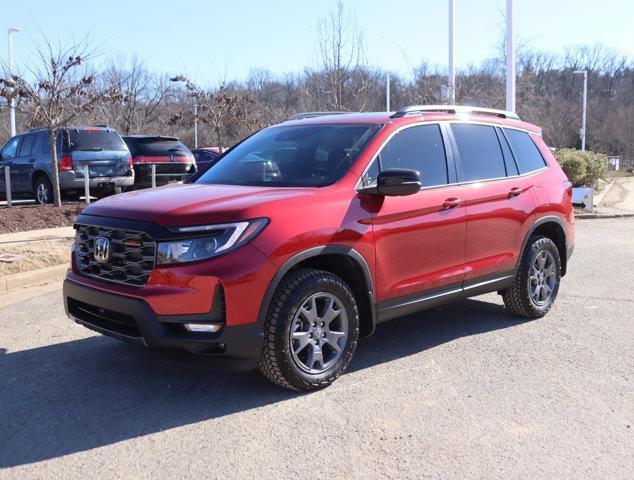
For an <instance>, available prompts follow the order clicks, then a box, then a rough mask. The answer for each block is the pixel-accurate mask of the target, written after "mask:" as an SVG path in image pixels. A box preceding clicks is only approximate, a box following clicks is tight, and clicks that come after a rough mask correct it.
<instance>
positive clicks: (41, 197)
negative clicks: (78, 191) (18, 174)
mask: <svg viewBox="0 0 634 480" xmlns="http://www.w3.org/2000/svg"><path fill="white" fill-rule="evenodd" d="M35 201H36V202H37V203H39V204H40V205H45V204H47V203H51V202H52V201H53V187H52V186H51V182H49V181H48V178H45V177H41V178H40V179H38V180H37V182H36V183H35Z"/></svg>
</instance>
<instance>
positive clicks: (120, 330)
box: [64, 279, 263, 370]
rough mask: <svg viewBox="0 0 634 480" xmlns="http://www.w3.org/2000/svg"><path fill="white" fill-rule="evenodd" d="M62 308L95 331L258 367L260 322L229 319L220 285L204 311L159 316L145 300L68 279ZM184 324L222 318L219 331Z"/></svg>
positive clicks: (234, 365) (219, 362) (210, 360)
mask: <svg viewBox="0 0 634 480" xmlns="http://www.w3.org/2000/svg"><path fill="white" fill-rule="evenodd" d="M64 307H65V309H66V314H67V315H68V316H69V317H70V318H72V319H73V320H75V322H77V323H79V324H81V325H84V326H85V327H87V328H90V329H91V330H94V331H96V332H99V333H102V334H104V335H109V336H111V337H115V338H118V339H120V340H124V341H127V342H131V343H136V344H139V345H143V346H146V347H149V348H153V349H158V350H163V351H165V352H167V353H172V354H177V355H178V356H181V357H185V359H188V358H192V359H193V358H194V357H195V359H196V362H197V363H200V360H201V359H203V360H204V363H205V364H208V365H210V366H218V367H222V368H227V369H234V370H251V369H253V368H255V367H256V366H257V363H258V360H259V357H260V352H261V348H262V339H263V331H262V326H261V325H260V324H259V323H248V324H242V325H233V326H229V325H226V323H225V308H224V295H223V291H222V288H221V287H220V286H217V287H216V291H215V294H214V300H213V304H212V307H211V310H210V311H209V312H208V313H205V314H190V315H157V314H155V313H154V311H153V310H152V309H151V308H150V306H149V305H148V304H147V302H145V301H144V300H142V299H140V298H135V297H129V296H125V295H118V294H115V293H111V292H107V291H104V290H98V289H95V288H91V287H87V286H84V285H80V284H79V283H76V282H74V281H72V280H68V279H67V280H65V281H64ZM185 323H222V324H223V326H222V327H221V329H220V330H219V331H218V332H216V333H191V332H188V331H186V330H185V329H184V327H183V324H185Z"/></svg>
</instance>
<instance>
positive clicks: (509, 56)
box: [506, 0, 515, 112]
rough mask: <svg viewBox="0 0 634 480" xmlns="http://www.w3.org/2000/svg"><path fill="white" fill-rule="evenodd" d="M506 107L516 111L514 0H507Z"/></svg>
mask: <svg viewBox="0 0 634 480" xmlns="http://www.w3.org/2000/svg"><path fill="white" fill-rule="evenodd" d="M506 109H507V110H508V111H509V112H514V111H515V43H514V39H513V0H506Z"/></svg>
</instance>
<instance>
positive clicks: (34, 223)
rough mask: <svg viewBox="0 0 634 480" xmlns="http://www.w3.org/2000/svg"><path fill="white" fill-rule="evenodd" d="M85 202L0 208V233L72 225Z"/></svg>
mask: <svg viewBox="0 0 634 480" xmlns="http://www.w3.org/2000/svg"><path fill="white" fill-rule="evenodd" d="M85 206H86V204H85V203H82V202H79V203H64V204H62V206H61V208H56V207H53V206H51V205H15V206H13V207H11V208H6V207H4V208H2V209H0V233H11V232H21V231H23V230H36V229H39V228H52V227H66V226H69V225H72V224H73V222H74V221H75V218H77V215H79V212H81V211H82V209H83V208H84V207H85Z"/></svg>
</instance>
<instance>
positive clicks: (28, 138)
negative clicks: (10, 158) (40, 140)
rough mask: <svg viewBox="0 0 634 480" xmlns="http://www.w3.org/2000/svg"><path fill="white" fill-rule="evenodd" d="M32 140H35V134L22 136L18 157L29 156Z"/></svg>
mask: <svg viewBox="0 0 634 480" xmlns="http://www.w3.org/2000/svg"><path fill="white" fill-rule="evenodd" d="M33 140H35V134H33V133H30V134H27V135H25V136H24V138H23V139H22V144H21V145H20V150H19V152H18V157H26V156H28V155H31V149H32V148H33Z"/></svg>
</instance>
